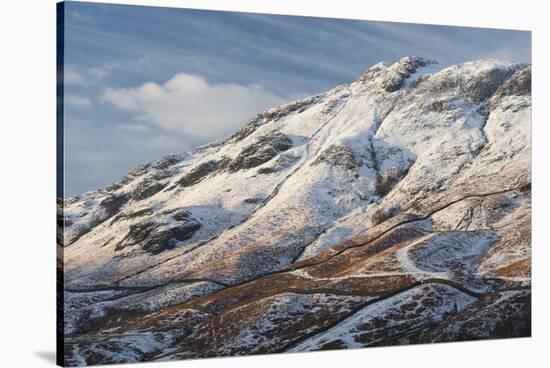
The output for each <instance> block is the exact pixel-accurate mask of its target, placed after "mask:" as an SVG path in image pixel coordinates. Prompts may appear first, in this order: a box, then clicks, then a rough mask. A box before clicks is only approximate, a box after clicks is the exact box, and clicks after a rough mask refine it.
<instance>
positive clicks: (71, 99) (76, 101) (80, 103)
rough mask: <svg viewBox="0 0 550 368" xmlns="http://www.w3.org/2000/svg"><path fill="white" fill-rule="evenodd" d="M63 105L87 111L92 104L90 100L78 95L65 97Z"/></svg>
mask: <svg viewBox="0 0 550 368" xmlns="http://www.w3.org/2000/svg"><path fill="white" fill-rule="evenodd" d="M65 103H66V104H67V105H68V106H71V107H76V108H84V109H88V108H90V107H92V106H93V102H92V100H91V99H90V98H88V97H86V96H80V95H67V96H65Z"/></svg>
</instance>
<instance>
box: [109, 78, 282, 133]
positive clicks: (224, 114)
mask: <svg viewBox="0 0 550 368" xmlns="http://www.w3.org/2000/svg"><path fill="white" fill-rule="evenodd" d="M102 101H103V102H106V103H109V104H112V105H113V106H115V107H116V108H118V109H120V110H123V111H126V112H129V113H131V114H132V115H133V118H134V120H136V121H138V122H140V123H145V124H150V125H152V126H155V127H157V128H160V129H161V130H163V131H165V132H175V133H179V134H183V135H186V136H189V137H192V138H198V139H207V138H213V137H216V138H217V137H220V136H223V135H227V134H229V133H232V132H233V131H235V130H236V129H238V128H240V127H241V126H243V125H244V124H245V122H246V121H247V120H248V119H249V118H250V117H252V116H253V115H254V114H256V113H257V112H259V111H261V110H263V109H266V108H268V107H272V106H275V105H279V104H281V103H283V102H285V99H283V98H282V97H280V96H277V95H276V94H274V93H272V92H270V91H268V90H267V89H265V88H264V87H262V86H261V85H258V84H249V85H241V84H235V83H218V84H215V83H209V82H208V81H207V80H206V79H205V78H204V77H202V76H199V75H193V74H186V73H179V74H176V75H175V76H173V77H172V78H171V79H170V80H168V81H167V82H166V83H164V84H157V83H154V82H148V83H144V84H142V85H141V86H139V87H135V88H118V89H114V88H110V89H107V90H105V92H104V93H103V95H102Z"/></svg>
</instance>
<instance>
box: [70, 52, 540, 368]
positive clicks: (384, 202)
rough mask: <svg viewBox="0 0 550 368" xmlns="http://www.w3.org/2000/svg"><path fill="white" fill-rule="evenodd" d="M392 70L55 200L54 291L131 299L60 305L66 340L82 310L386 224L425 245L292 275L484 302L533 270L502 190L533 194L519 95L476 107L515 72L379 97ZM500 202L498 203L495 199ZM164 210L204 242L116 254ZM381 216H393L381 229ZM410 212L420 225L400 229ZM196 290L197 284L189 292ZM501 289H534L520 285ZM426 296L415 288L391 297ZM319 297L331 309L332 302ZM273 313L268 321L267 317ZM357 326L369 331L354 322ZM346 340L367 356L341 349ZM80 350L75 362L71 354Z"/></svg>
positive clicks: (253, 272) (485, 69) (157, 299)
mask: <svg viewBox="0 0 550 368" xmlns="http://www.w3.org/2000/svg"><path fill="white" fill-rule="evenodd" d="M403 60H405V59H403ZM403 60H401V61H398V62H396V63H379V64H377V65H375V66H373V67H371V68H370V69H369V70H368V71H367V72H366V73H365V74H364V75H363V76H362V77H361V78H360V79H359V80H358V81H355V82H352V83H349V84H344V85H341V86H337V87H335V88H333V89H331V90H328V91H325V92H323V93H321V94H318V95H315V96H311V97H308V98H305V99H302V100H300V101H298V102H295V103H290V104H286V105H282V106H279V107H275V108H273V109H269V110H267V111H265V112H263V113H260V114H259V115H258V116H256V117H253V118H252V119H251V120H250V122H249V124H248V125H247V126H246V129H245V130H243V131H240V132H239V134H237V135H234V136H230V137H227V138H224V139H222V140H219V141H217V142H214V143H212V144H209V145H205V146H203V147H199V148H198V149H196V150H194V151H192V152H188V153H185V154H181V155H177V156H175V157H174V162H173V163H172V164H167V166H166V167H163V165H162V163H163V162H168V161H165V160H161V161H157V162H153V163H146V164H144V165H140V166H138V167H136V168H135V169H133V170H132V171H131V172H130V173H129V174H128V175H127V176H126V177H125V178H123V179H121V181H119V182H118V183H115V185H113V186H111V187H108V188H105V189H101V190H98V191H93V192H88V193H85V194H83V195H82V196H78V197H74V198H68V199H66V200H65V205H64V208H63V211H62V212H61V213H60V215H61V216H62V217H63V218H64V219H65V221H66V227H65V233H64V239H65V248H64V251H63V260H64V265H63V266H64V272H65V275H64V276H65V287H66V288H67V289H82V290H84V289H94V288H97V287H100V288H103V287H105V286H107V287H108V286H109V285H112V286H116V287H138V288H139V287H142V288H143V290H142V291H140V292H139V293H135V294H132V295H126V294H125V293H126V292H127V291H121V290H115V289H112V290H99V289H98V291H95V292H78V293H70V292H67V293H66V308H67V316H68V317H67V319H68V321H67V326H68V327H67V331H73V330H77V329H78V327H79V326H78V322H79V319H78V318H80V317H79V316H82V315H84V314H83V313H89V314H90V315H91V316H95V318H97V317H99V316H102V315H104V314H105V313H107V312H106V311H108V309H109V308H114V309H116V310H139V311H141V312H143V313H154V312H156V311H159V310H163V309H165V308H166V307H167V306H171V305H176V304H179V303H184V302H185V301H188V300H191V299H193V298H196V297H198V296H202V295H209V294H212V293H215V292H216V291H218V290H219V289H221V288H222V286H220V285H221V284H224V285H225V284H227V285H231V284H239V283H242V282H246V281H247V280H252V279H254V278H258V277H260V276H261V275H265V274H269V273H274V272H279V271H281V270H283V269H285V268H286V267H288V266H289V265H291V264H292V263H293V262H296V261H304V260H307V259H308V258H310V257H314V256H318V255H322V254H323V253H325V252H326V254H331V251H332V250H333V249H332V248H334V247H340V246H342V245H343V244H346V243H345V242H348V241H351V242H353V241H355V240H356V239H363V238H368V236H367V235H369V236H371V235H373V234H374V235H376V234H380V233H381V230H380V229H388V228H389V227H390V226H394V225H395V226H397V227H398V229H403V228H404V227H405V226H407V227H410V228H416V229H420V230H421V233H425V234H426V235H425V236H421V237H420V238H418V239H415V240H411V241H410V242H409V243H400V244H399V245H398V244H395V246H392V247H390V248H388V249H387V250H384V252H383V253H381V254H377V255H376V256H374V257H370V258H368V259H360V260H357V262H360V263H358V264H356V265H353V266H354V267H352V268H350V270H351V271H350V273H349V274H346V275H338V276H330V275H326V277H323V278H318V277H314V276H312V275H310V274H309V273H308V272H307V268H306V269H302V270H299V271H295V272H294V273H293V274H294V275H297V276H301V277H303V278H306V279H311V280H316V281H319V282H321V281H326V282H332V281H339V280H345V279H346V278H351V277H365V278H367V277H380V276H411V277H412V278H414V279H416V280H419V281H424V280H427V279H429V278H437V279H444V280H451V281H453V282H456V283H460V284H461V285H463V286H465V287H468V288H470V289H472V290H476V291H485V290H490V289H491V287H492V286H491V285H490V284H489V283H488V282H486V281H487V279H488V278H495V277H496V276H495V270H498V269H499V267H503V266H507V265H512V264H514V263H515V262H518V261H523V260H527V259H529V257H530V256H531V247H530V237H529V236H528V235H529V234H527V233H528V232H529V226H530V222H529V221H530V210H531V207H530V195H529V193H528V192H527V194H521V193H519V192H517V191H513V190H511V189H512V188H519V187H520V186H525V185H526V184H528V183H530V182H531V97H530V96H529V94H528V93H527V94H521V93H515V94H512V95H510V94H507V93H503V94H497V93H495V94H493V95H492V96H491V93H489V94H488V96H486V97H483V98H481V99H480V98H479V96H480V95H483V92H484V91H485V90H484V89H483V88H481V87H479V88H477V89H476V86H477V85H476V83H477V82H479V83H481V85H482V86H485V85H489V86H490V83H493V82H494V84H495V86H494V87H498V85H501V84H502V82H503V81H502V80H499V79H498V78H500V77H502V76H505V77H507V76H509V75H510V74H511V73H513V72H515V71H516V70H519V68H521V67H522V66H521V65H520V64H513V63H507V62H501V61H497V60H490V59H487V60H480V61H474V62H468V63H464V64H460V65H454V66H449V67H447V66H442V65H439V64H429V65H427V66H426V67H419V68H417V71H416V72H415V73H412V74H411V75H410V76H409V77H408V78H405V81H404V83H403V84H402V85H401V86H400V87H399V88H397V89H395V90H391V89H390V90H391V91H390V90H388V89H384V88H383V86H384V85H385V83H386V82H387V81H390V82H394V81H398V82H399V81H400V79H399V78H401V77H400V75H399V71H400V70H401V69H402V65H401V64H400V63H403ZM408 60H410V59H408ZM493 72H494V73H493ZM493 74H494V75H493ZM503 78H504V77H503ZM483 83H485V84H483ZM505 92H506V91H505ZM272 134H284V135H285V136H286V137H288V139H289V140H290V141H291V142H292V147H291V148H289V149H288V150H285V151H284V152H277V155H276V156H275V157H273V158H271V159H270V160H269V161H267V162H264V163H262V164H261V165H257V166H256V167H250V168H246V169H245V168H243V169H240V170H236V171H234V170H229V169H227V168H225V169H224V168H220V169H219V170H217V171H213V172H211V173H209V174H208V175H205V176H204V177H202V178H201V180H200V181H199V182H198V183H197V184H195V185H190V186H186V187H182V186H179V185H178V182H179V181H180V180H181V179H182V178H183V177H185V176H186V175H188V174H189V173H190V172H192V171H193V170H194V169H196V168H197V167H198V166H199V165H200V164H203V163H206V162H210V161H214V162H234V160H235V158H237V157H239V155H240V154H241V153H242V152H243V150H244V149H246V148H247V147H250V146H251V145H254V144H256V143H257V142H258V140H259V139H260V138H262V137H265V136H269V135H272ZM334 152H336V154H335V153H334ZM390 176H391V177H393V178H394V182H392V183H391V184H390V185H388V186H387V188H386V189H381V188H380V187H381V186H380V180H381V178H386V177H390ZM145 183H157V184H162V185H163V189H162V190H160V191H158V192H156V193H153V194H152V195H151V196H149V197H147V198H144V199H140V200H136V199H134V197H133V196H134V194H135V191H136V190H137V189H138V188H140V186H143V185H144V184H145ZM503 191H504V192H507V193H506V195H505V196H504V197H502V198H500V197H499V195H497V194H494V193H498V192H503ZM491 193H493V194H491ZM113 196H114V197H117V196H118V197H120V198H124V201H123V203H122V204H121V208H119V209H116V210H114V211H113V213H111V212H109V211H107V210H106V208H105V207H104V206H102V205H101V203H103V201H105V200H106V199H109V198H113ZM389 209H392V211H387V210H389ZM173 210H178V211H186V212H187V213H189V216H190V219H192V220H193V221H197V222H198V223H200V224H201V227H200V229H198V230H197V231H196V232H195V233H193V234H192V236H191V237H190V238H189V239H187V240H184V241H178V242H177V243H176V244H175V247H174V248H173V249H167V250H164V251H163V252H161V253H160V254H151V253H148V252H146V251H144V250H143V249H142V247H141V245H140V244H136V245H133V246H129V247H126V248H123V249H118V248H117V244H119V243H120V242H121V240H122V239H124V238H125V236H126V235H127V234H128V233H129V231H130V230H131V229H132V226H135V225H140V224H145V223H147V222H148V221H152V222H154V223H155V224H159V225H160V226H161V227H162V228H163V229H166V228H172V227H175V226H179V222H178V221H177V220H176V219H175V218H174V217H173V213H172V212H171V211H173ZM140 211H141V212H140ZM136 213H138V215H136ZM140 213H141V214H140ZM379 213H382V214H384V213H389V215H388V216H383V217H384V218H382V219H381V220H380V221H381V222H379V221H378V220H377V219H376V217H377V216H376V215H377V214H379ZM412 214H414V215H417V216H419V217H420V219H421V220H418V221H410V222H409V221H408V220H407V221H405V220H404V219H408V218H410V217H411V215H412ZM400 221H404V222H405V223H403V224H402V225H400V224H399V222H400ZM406 222H408V224H407V223H406ZM525 229H527V230H525ZM342 255H344V254H342ZM352 260H354V259H352ZM312 274H314V273H312ZM324 276H325V275H324ZM197 279H202V280H205V281H204V282H200V283H191V284H190V283H185V280H197ZM500 279H501V281H506V282H516V283H521V284H522V285H528V284H529V283H530V278H529V277H528V274H527V273H518V274H514V276H502V277H500ZM206 280H210V281H215V282H209V281H206ZM216 282H217V283H216ZM147 288H152V289H150V290H148V289H147ZM435 288H436V289H437V290H436V291H434V293H435V294H438V295H439V294H445V295H447V294H449V295H451V296H452V298H451V299H450V300H458V303H459V305H460V306H461V307H462V306H463V305H465V303H467V302H469V301H470V299H469V298H470V297H466V296H463V295H462V294H461V293H460V292H458V291H456V290H454V291H451V290H450V289H448V288H447V287H445V286H442V285H439V286H437V287H435ZM432 289H433V288H429V290H431V291H433V290H432ZM429 290H428V289H426V288H425V287H424V286H423V287H422V288H420V289H418V290H411V291H410V292H407V293H403V294H402V295H401V296H402V297H412V296H413V295H416V294H415V293H419V294H421V293H424V292H429ZM435 294H434V295H435ZM311 298H313V297H311V296H307V297H306V296H296V295H292V296H291V295H284V296H277V297H273V298H271V299H269V300H268V301H267V302H269V303H274V305H277V306H279V307H281V308H282V309H281V313H282V314H285V313H291V312H296V313H298V314H300V313H306V312H307V309H308V307H307V306H309V305H310V304H308V303H310V302H311ZM316 298H321V297H319V296H317V297H316ZM327 298H328V297H327ZM329 299H330V298H329ZM329 299H327V300H326V302H327V303H333V302H334V299H330V300H329ZM319 300H320V299H319ZM319 300H317V301H319ZM389 300H390V299H388V300H386V301H384V302H380V303H375V304H373V305H371V306H369V307H367V308H366V309H365V310H366V311H370V312H369V313H374V314H373V315H376V314H378V315H383V314H384V313H386V312H387V311H392V310H395V309H398V308H399V305H402V304H399V303H398V300H397V299H391V300H392V301H391V302H390V301H389ZM463 302H464V303H463ZM288 303H290V304H292V305H290V304H288ZM293 303H294V304H295V305H294V304H293ZM449 303H451V304H448V303H447V304H446V303H442V304H440V305H438V307H437V310H434V312H433V313H436V314H437V313H446V312H448V311H449V308H450V307H452V308H454V306H453V304H452V302H450V301H449ZM287 304H288V305H287ZM294 307H296V308H302V309H299V310H294V309H292V308H294ZM266 308H267V307H266ZM285 311H286V312H285ZM385 311H386V312H385ZM269 313H271V314H272V315H271V314H270V316H272V317H273V316H275V312H274V311H273V310H271V309H269ZM365 313H366V312H365ZM359 316H362V317H361V318H362V320H364V321H367V322H368V316H367V315H366V314H364V313H363V312H361V313H359V314H357V318H359ZM423 316H424V317H422V318H421V319H423V318H425V317H426V318H432V317H435V315H430V314H429V313H428V315H427V316H426V315H423ZM275 317H277V316H275ZM279 317H280V316H279ZM406 317H407V318H409V317H410V318H413V317H412V316H410V315H407V316H406ZM266 318H267V317H266ZM269 318H271V317H269ZM269 318H267V319H265V320H262V322H261V323H262V325H261V327H262V328H264V327H265V331H264V332H266V331H269V330H270V329H271V328H273V325H270V323H272V320H270V319H269ZM414 318H416V317H414ZM260 319H261V318H260ZM352 320H354V319H350V321H352ZM356 322H358V320H357V321H356ZM394 322H395V321H394ZM349 323H351V322H349ZM392 323H393V322H392ZM392 323H390V326H393V324H392ZM346 326H347V327H346V328H347V329H348V330H349V329H352V327H353V326H352V325H351V324H349V325H346ZM394 327H395V330H396V331H397V330H399V328H400V327H399V326H397V324H396V325H395V326H394ZM402 327H403V328H405V327H406V326H405V325H403V326H402ZM413 327H414V326H413ZM407 328H412V327H411V326H410V325H409V326H408V327H407ZM331 330H333V329H331ZM348 330H345V329H342V330H341V331H342V332H341V334H344V331H348ZM334 331H339V330H334ZM334 331H333V332H334ZM143 336H145V337H143ZM143 336H142V337H140V338H139V339H142V341H144V342H146V341H149V340H150V339H153V340H154V339H156V337H151V336H149V335H143ZM322 336H327V335H325V334H323V335H322ZM334 336H336V335H334ZM350 336H351V335H350ZM353 336H355V335H353ZM125 339H126V338H125ZM139 339H138V340H139ZM373 339H374V338H373ZM153 340H151V344H157V342H154V341H153ZM314 340H315V341H317V342H316V343H315V344H313V343H312V344H310V345H303V346H304V349H306V347H307V349H309V348H313V347H314V346H320V345H319V344H321V340H318V339H314ZM375 340H376V339H374V340H373V341H375ZM113 341H114V340H113ZM140 341H141V340H140ZM155 341H157V340H155ZM236 341H240V342H239V344H244V345H246V346H247V349H248V348H250V349H255V348H254V344H255V343H259V341H258V340H255V339H253V338H251V337H250V335H249V334H244V332H243V335H239V338H238V340H236ZM311 341H313V340H311ZM327 341H328V340H327ZM376 341H377V340H376ZM344 342H345V343H346V344H347V345H346V346H359V345H362V344H363V342H361V343H359V342H357V341H355V340H354V339H353V338H352V337H349V338H348V339H347V340H345V341H344ZM119 343H120V344H123V345H124V344H128V345H133V344H138V342H137V340H135V339H130V340H119V341H118V342H116V343H115V345H116V344H119ZM162 344H164V343H160V342H159V343H158V345H155V346H161V345H162ZM304 344H306V343H304ZM244 345H243V346H244ZM94 346H95V347H93V349H97V351H98V354H107V353H106V350H108V349H106V348H105V347H101V346H96V345H94ZM162 346H164V347H166V346H167V345H166V344H165V345H162ZM237 346H238V345H235V346H233V348H236V347H237ZM90 349H91V348H90ZM229 350H231V349H229ZM229 350H224V351H229ZM132 351H133V352H130V353H128V354H130V355H128V356H132V357H134V358H135V359H138V360H139V359H141V357H142V354H143V351H142V348H139V347H136V348H135V350H132ZM136 351H137V353H136ZM88 353H89V352H88ZM88 353H83V352H82V351H80V352H79V351H78V349H76V350H75V357H78V356H80V355H81V354H84V355H86V354H88ZM132 354H134V355H132ZM75 359H77V358H75ZM109 359H113V360H112V361H116V359H118V358H117V357H115V356H111V357H110V358H109ZM77 362H81V360H78V359H77Z"/></svg>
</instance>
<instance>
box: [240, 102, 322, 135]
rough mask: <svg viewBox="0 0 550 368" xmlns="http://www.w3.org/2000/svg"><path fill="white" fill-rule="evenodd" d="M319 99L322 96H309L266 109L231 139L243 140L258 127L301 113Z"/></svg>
mask: <svg viewBox="0 0 550 368" xmlns="http://www.w3.org/2000/svg"><path fill="white" fill-rule="evenodd" d="M319 99H320V96H313V97H308V98H305V99H303V100H298V101H293V102H290V103H288V104H285V105H281V106H279V107H275V108H271V109H268V110H265V111H263V112H261V113H259V114H258V115H256V116H255V117H253V118H252V119H250V120H249V121H248V122H247V123H246V124H245V125H244V126H243V127H242V128H241V129H239V130H238V131H237V132H236V133H235V134H233V135H232V136H231V138H230V139H232V140H233V141H235V142H238V141H241V140H243V139H244V138H246V137H248V136H249V135H250V134H252V133H253V132H254V131H256V129H257V128H258V127H260V126H262V125H264V124H267V123H268V122H272V121H277V120H279V119H280V118H282V117H284V116H287V115H289V114H291V113H300V112H302V111H304V110H305V109H306V108H307V107H308V106H309V105H311V104H313V103H315V102H317V101H318V100H319Z"/></svg>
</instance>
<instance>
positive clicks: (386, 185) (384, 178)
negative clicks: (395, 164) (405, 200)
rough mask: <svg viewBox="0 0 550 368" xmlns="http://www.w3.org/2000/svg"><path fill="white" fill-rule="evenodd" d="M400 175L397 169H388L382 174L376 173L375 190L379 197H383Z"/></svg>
mask: <svg viewBox="0 0 550 368" xmlns="http://www.w3.org/2000/svg"><path fill="white" fill-rule="evenodd" d="M400 179H401V175H400V174H399V171H398V170H397V169H392V170H389V171H388V172H387V173H386V174H384V175H378V176H377V177H376V191H377V192H378V194H379V195H380V197H384V196H385V195H386V194H388V193H389V192H391V190H392V189H393V187H394V186H395V184H397V183H398V182H399V180H400Z"/></svg>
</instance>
